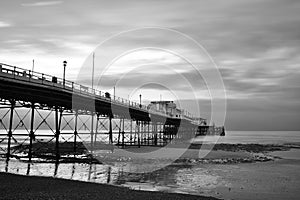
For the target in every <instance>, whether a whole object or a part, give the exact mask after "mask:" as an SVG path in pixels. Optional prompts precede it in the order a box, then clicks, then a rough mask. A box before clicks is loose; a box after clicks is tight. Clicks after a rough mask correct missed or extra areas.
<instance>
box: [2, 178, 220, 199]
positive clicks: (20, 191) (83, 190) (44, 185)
mask: <svg viewBox="0 0 300 200" xmlns="http://www.w3.org/2000/svg"><path fill="white" fill-rule="evenodd" d="M0 181H1V182H2V183H5V184H1V185H0V191H1V192H0V194H1V195H0V199H116V200H117V199H120V200H121V199H122V200H123V199H143V200H145V199H157V200H158V199H170V200H175V199H178V200H179V199H183V200H184V199H186V200H189V199H198V200H201V199H203V200H205V199H207V200H208V199H211V200H213V199H216V198H212V197H201V196H193V195H186V194H170V193H162V192H147V191H135V190H130V189H128V188H123V187H117V186H110V185H104V184H93V183H85V182H80V181H70V180H63V179H57V178H49V177H35V176H21V175H15V174H7V173H0Z"/></svg>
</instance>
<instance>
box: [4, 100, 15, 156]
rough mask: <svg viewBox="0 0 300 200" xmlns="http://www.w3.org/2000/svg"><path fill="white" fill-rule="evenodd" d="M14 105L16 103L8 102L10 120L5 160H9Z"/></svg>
mask: <svg viewBox="0 0 300 200" xmlns="http://www.w3.org/2000/svg"><path fill="white" fill-rule="evenodd" d="M15 105H16V101H15V100H10V118H9V128H8V134H7V136H8V142H7V153H6V158H7V160H9V158H10V145H11V138H12V125H13V117H14V109H15Z"/></svg>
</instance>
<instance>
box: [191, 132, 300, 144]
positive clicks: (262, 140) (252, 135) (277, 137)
mask: <svg viewBox="0 0 300 200" xmlns="http://www.w3.org/2000/svg"><path fill="white" fill-rule="evenodd" d="M193 142H195V143H197V142H206V143H229V144H237V143H242V144H251V143H256V144H286V143H291V144H299V143H300V131H226V136H225V137H220V136H199V137H197V138H195V139H194V140H193Z"/></svg>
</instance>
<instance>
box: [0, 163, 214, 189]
mask: <svg viewBox="0 0 300 200" xmlns="http://www.w3.org/2000/svg"><path fill="white" fill-rule="evenodd" d="M0 167H1V171H2V170H3V169H4V171H5V172H8V173H15V174H21V175H31V176H48V177H56V178H64V179H71V180H80V181H89V182H95V183H106V184H114V185H122V186H127V187H130V188H132V189H142V190H151V191H172V192H182V193H187V192H192V193H195V194H197V193H198V190H199V188H201V189H205V188H207V189H212V188H213V187H215V186H216V185H217V184H216V180H217V179H218V176H213V175H211V174H208V172H207V170H206V169H205V168H203V169H201V168H199V167H198V169H193V166H191V165H186V164H176V165H170V166H167V167H165V168H162V169H159V170H156V171H153V172H147V173H135V169H137V168H141V167H142V165H141V164H135V163H115V165H103V164H94V163H89V164H87V163H59V162H54V163H49V162H33V163H28V162H22V161H19V160H15V159H11V160H10V161H5V162H4V160H3V161H2V162H0ZM148 167H149V166H147V168H148ZM131 169H132V170H131ZM130 170H131V171H130ZM195 174H197V176H194V175H195ZM193 177H194V178H193ZM191 181H192V182H193V183H194V184H196V185H197V187H196V188H197V190H194V189H193V187H194V186H191V185H190V182H191ZM199 184H200V185H199ZM193 190H194V191H193Z"/></svg>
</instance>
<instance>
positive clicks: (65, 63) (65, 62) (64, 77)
mask: <svg viewBox="0 0 300 200" xmlns="http://www.w3.org/2000/svg"><path fill="white" fill-rule="evenodd" d="M63 65H64V76H63V85H64V87H65V80H66V66H67V61H64V62H63Z"/></svg>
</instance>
